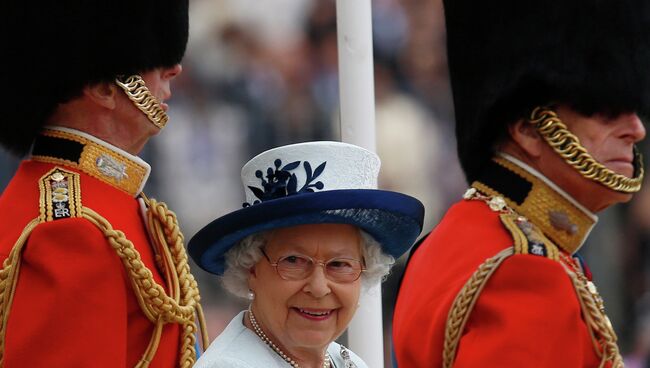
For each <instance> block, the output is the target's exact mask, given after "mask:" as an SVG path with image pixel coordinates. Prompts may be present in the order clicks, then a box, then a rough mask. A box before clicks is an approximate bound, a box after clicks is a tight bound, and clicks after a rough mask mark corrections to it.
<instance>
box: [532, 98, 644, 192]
mask: <svg viewBox="0 0 650 368" xmlns="http://www.w3.org/2000/svg"><path fill="white" fill-rule="evenodd" d="M528 121H529V122H530V123H531V124H533V125H535V127H536V128H537V131H538V132H539V133H540V134H541V136H542V137H544V139H545V140H546V142H547V143H548V144H549V145H550V146H551V147H552V148H553V150H555V152H557V153H558V154H559V155H560V156H561V157H562V158H563V159H564V161H565V162H566V163H567V164H569V165H571V166H572V167H573V168H574V169H576V170H577V171H578V172H579V173H580V174H581V175H582V176H584V177H585V178H587V179H590V180H593V181H595V182H598V183H600V184H602V185H604V186H606V187H607V188H609V189H612V190H615V191H617V192H622V193H636V192H638V191H639V190H640V189H641V183H642V181H643V174H644V172H643V160H642V157H641V154H640V153H639V152H638V151H637V149H636V147H635V148H634V160H635V162H634V166H635V169H636V171H637V175H636V177H634V178H628V177H626V176H625V175H621V174H617V173H615V172H614V171H612V170H610V169H608V168H607V167H605V166H604V165H603V164H601V163H600V162H598V161H596V160H595V159H594V158H593V157H592V156H591V155H590V154H589V152H587V149H586V148H584V147H583V146H582V145H581V144H580V140H579V139H578V137H577V136H575V135H574V134H572V133H571V132H570V131H569V129H568V128H567V126H566V125H565V124H564V123H563V122H562V121H561V120H560V118H559V117H558V116H557V113H556V112H555V111H553V110H552V109H550V108H548V107H536V108H535V109H534V110H533V112H532V113H531V114H530V118H529V119H528Z"/></svg>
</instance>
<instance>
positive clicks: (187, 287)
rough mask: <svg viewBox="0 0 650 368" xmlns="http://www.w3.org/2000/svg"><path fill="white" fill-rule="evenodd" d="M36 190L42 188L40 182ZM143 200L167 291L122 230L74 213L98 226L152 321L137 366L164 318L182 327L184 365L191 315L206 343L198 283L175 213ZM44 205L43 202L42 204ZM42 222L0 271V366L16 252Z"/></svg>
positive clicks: (148, 357)
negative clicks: (196, 321)
mask: <svg viewBox="0 0 650 368" xmlns="http://www.w3.org/2000/svg"><path fill="white" fill-rule="evenodd" d="M41 191H42V192H43V187H42V186H41ZM55 195H56V193H55ZM145 201H147V202H148V204H149V211H148V212H147V225H148V228H149V229H150V231H151V234H152V238H153V241H154V243H155V244H154V245H155V246H156V248H157V249H158V251H159V254H160V255H161V256H160V257H161V260H160V261H161V262H162V264H163V269H164V272H165V279H166V282H167V287H168V289H169V295H168V294H167V292H166V291H165V289H164V288H163V287H162V286H160V285H158V284H157V283H156V281H155V280H154V278H153V275H152V273H151V271H150V270H149V269H148V268H147V266H146V265H145V264H144V263H143V262H142V259H141V257H140V254H139V253H138V251H137V249H135V247H134V245H133V243H132V242H131V241H130V240H128V239H127V238H126V237H125V235H124V233H123V232H121V231H119V230H115V229H113V227H112V226H111V224H110V223H109V222H108V221H107V220H106V219H105V218H104V217H102V216H101V215H99V214H98V213H96V212H95V211H93V210H91V209H89V208H85V207H81V206H80V213H79V214H77V216H75V217H82V218H85V219H87V220H88V221H90V222H91V223H93V224H94V225H95V226H97V228H99V229H100V230H101V231H102V233H103V234H104V236H105V237H106V239H107V240H108V243H109V244H110V246H111V247H112V248H113V249H114V250H115V251H116V252H117V255H118V256H119V257H120V259H121V260H122V263H123V264H124V267H125V268H126V270H127V274H128V276H129V279H130V281H131V285H132V287H133V290H134V292H135V295H136V297H137V299H138V303H139V304H140V308H141V309H142V311H143V313H144V314H145V315H146V316H147V318H148V319H149V320H150V321H151V322H152V323H154V324H155V327H154V332H153V334H152V336H151V340H150V342H149V346H148V347H147V349H146V351H145V352H144V354H143V356H142V358H141V360H140V362H139V363H138V364H137V365H136V368H145V367H148V366H149V364H150V363H151V361H152V360H153V358H154V355H155V354H156V351H157V349H158V345H159V343H160V338H161V334H162V329H163V326H164V325H165V324H167V323H178V324H181V325H182V326H183V329H182V334H181V335H182V340H181V348H180V359H179V367H183V368H185V367H187V368H189V367H191V366H192V365H193V364H194V362H195V360H196V351H195V349H194V345H195V342H196V337H195V333H196V332H197V326H196V323H195V318H196V319H198V321H199V324H200V328H201V340H202V346H203V350H204V351H205V349H206V347H207V345H208V343H209V342H210V341H209V338H208V335H207V328H206V323H205V318H204V315H203V310H202V308H201V304H200V303H199V302H200V295H199V290H198V286H197V283H196V280H195V279H194V277H193V276H192V274H191V273H190V269H189V264H188V262H187V254H186V253H185V248H184V246H183V235H182V234H181V232H180V230H179V226H178V221H177V219H176V215H175V214H174V213H173V212H172V211H170V210H168V209H167V206H166V205H165V204H164V203H161V202H156V201H155V200H153V199H151V200H148V199H145ZM45 207H46V206H44V203H41V208H45ZM47 213H48V214H50V215H51V210H48V212H47ZM44 221H46V219H45V217H44V215H43V214H41V216H39V218H36V219H34V220H32V221H31V222H30V223H29V224H28V225H27V226H26V227H25V229H24V230H23V232H22V234H21V235H20V237H19V238H18V240H17V241H16V243H15V244H14V246H13V248H12V250H11V252H10V253H9V256H8V257H7V259H5V261H4V263H3V266H2V269H1V270H0V303H2V305H1V307H0V322H1V324H0V365H2V362H3V357H4V355H3V354H4V338H5V331H6V326H7V321H8V318H9V311H10V307H11V303H12V298H13V295H14V291H15V288H16V283H17V281H18V274H19V271H20V263H21V252H22V249H23V246H24V245H25V243H26V241H27V238H28V237H29V235H30V234H31V233H32V231H33V230H34V228H36V226H37V225H39V224H40V223H42V222H44Z"/></svg>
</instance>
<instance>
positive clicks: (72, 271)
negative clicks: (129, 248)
mask: <svg viewBox="0 0 650 368" xmlns="http://www.w3.org/2000/svg"><path fill="white" fill-rule="evenodd" d="M54 167H55V165H53V164H49V163H43V162H34V161H24V162H22V163H21V165H20V167H19V169H18V171H17V173H16V175H15V177H14V178H13V179H12V180H11V182H10V183H9V185H8V187H7V188H6V190H5V191H4V193H3V194H2V196H1V197H0V258H2V259H5V258H6V257H7V255H8V254H9V252H10V251H11V249H12V247H13V246H14V244H15V242H16V240H17V239H18V237H19V235H20V234H21V232H22V231H23V229H24V228H25V226H26V225H27V224H28V223H29V222H30V221H31V220H33V219H35V218H38V216H39V184H38V183H39V179H40V178H41V177H42V176H43V175H45V174H46V173H47V172H48V171H50V170H51V169H53V168H54ZM59 167H62V168H64V169H65V170H68V171H74V172H78V173H79V174H80V185H81V186H80V188H81V202H82V205H83V206H84V207H87V208H90V209H92V210H94V211H95V212H97V213H99V214H100V215H101V216H103V217H104V218H106V219H107V220H108V221H109V222H110V223H111V224H112V226H113V228H114V229H116V230H121V231H123V232H124V233H125V235H126V238H127V239H129V240H130V241H132V242H133V244H134V246H135V248H136V249H137V250H138V252H139V253H140V256H141V257H142V261H143V262H144V264H145V265H146V266H147V267H148V268H149V269H150V270H151V271H152V273H153V276H154V278H155V280H156V281H157V282H158V283H159V284H160V285H165V283H164V282H163V279H162V278H161V275H160V273H159V271H158V270H157V268H156V266H155V263H154V254H153V250H152V246H151V245H150V243H149V239H148V235H147V232H146V229H145V225H144V223H143V220H142V217H141V215H140V206H139V203H138V201H137V200H136V199H135V198H134V197H133V196H132V195H130V194H127V193H126V192H124V191H122V190H120V189H118V188H116V187H114V186H111V185H109V184H107V183H105V182H103V181H100V180H98V179H96V178H94V177H92V176H89V175H86V174H84V173H83V172H81V171H79V170H78V169H74V168H72V167H65V166H61V165H59ZM152 331H153V324H152V323H151V322H150V321H149V320H148V319H147V318H146V317H145V315H144V314H143V312H142V311H141V308H140V306H139V305H138V301H137V299H136V296H135V294H134V291H133V288H132V286H131V282H130V281H129V278H128V277H127V274H126V271H125V268H124V266H123V264H122V262H121V260H120V258H119V257H118V255H117V253H116V251H115V250H113V249H112V248H111V246H110V245H109V243H108V242H107V240H106V238H105V237H104V235H103V234H102V233H101V231H100V230H99V229H98V228H97V227H96V226H94V225H93V224H91V223H90V222H89V221H88V220H86V219H83V218H67V219H60V220H56V221H51V222H44V223H41V224H39V225H38V226H37V227H36V228H35V229H34V231H33V232H32V233H31V235H30V237H29V239H28V240H27V243H26V244H25V246H24V249H23V253H22V264H21V268H20V274H19V278H18V282H17V286H16V290H15V294H14V297H13V303H12V305H11V309H10V314H9V319H8V323H7V329H6V334H5V350H4V367H107V368H108V367H111V368H114V367H133V366H134V365H135V364H136V363H137V362H138V361H139V360H140V358H141V357H142V354H143V353H144V351H145V350H146V348H147V345H148V344H149V340H150V338H151V334H152ZM179 339H180V328H179V325H177V324H167V325H165V327H164V329H163V333H162V338H161V340H160V346H159V348H158V350H157V353H156V355H155V358H154V360H153V362H152V363H151V365H150V367H172V366H176V365H178V361H179V357H178V355H179Z"/></svg>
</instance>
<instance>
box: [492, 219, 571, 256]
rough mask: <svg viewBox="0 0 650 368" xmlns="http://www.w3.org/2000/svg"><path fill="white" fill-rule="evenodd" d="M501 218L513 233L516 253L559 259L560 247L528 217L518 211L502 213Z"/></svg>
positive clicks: (511, 233)
mask: <svg viewBox="0 0 650 368" xmlns="http://www.w3.org/2000/svg"><path fill="white" fill-rule="evenodd" d="M499 218H500V219H501V222H502V223H503V226H505V228H506V229H508V231H509V232H510V235H512V239H513V243H514V244H513V246H514V254H531V255H535V256H540V257H546V258H550V259H553V260H556V261H557V260H559V258H560V250H559V249H558V247H557V246H556V245H555V244H553V242H552V241H550V240H549V239H548V238H547V237H546V236H545V235H544V233H543V232H542V231H541V230H540V229H539V228H538V227H537V226H535V225H534V224H533V223H532V222H530V221H529V220H528V219H527V218H525V217H523V216H521V215H518V214H517V213H502V214H500V215H499Z"/></svg>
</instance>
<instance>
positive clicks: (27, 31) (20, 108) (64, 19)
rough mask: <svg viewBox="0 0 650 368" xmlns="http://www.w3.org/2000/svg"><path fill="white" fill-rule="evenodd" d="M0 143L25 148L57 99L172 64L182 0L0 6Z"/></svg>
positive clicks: (183, 18)
mask: <svg viewBox="0 0 650 368" xmlns="http://www.w3.org/2000/svg"><path fill="white" fill-rule="evenodd" d="M0 9H1V12H0V18H2V19H0V48H1V49H2V51H3V54H2V56H1V57H0V81H1V82H2V88H0V101H1V102H2V105H3V109H2V115H0V121H1V125H0V126H1V127H2V128H1V131H2V133H1V134H0V144H2V146H4V147H5V148H6V149H8V150H9V151H12V152H14V153H16V154H18V155H23V154H25V153H26V152H27V151H28V150H29V147H30V145H31V142H32V140H33V138H34V136H35V135H36V134H37V133H38V131H39V130H40V129H41V127H42V126H43V124H44V123H45V121H46V120H47V118H48V117H49V116H50V115H51V114H52V112H53V111H54V109H55V108H56V106H57V105H58V104H61V103H64V102H67V101H69V100H70V99H72V98H74V97H76V96H79V95H80V94H81V92H82V89H83V87H85V86H87V85H91V84H94V83H97V82H111V81H113V80H114V79H115V77H116V76H118V75H131V74H136V73H143V72H146V71H149V70H151V69H154V68H157V67H164V66H173V65H175V64H177V63H179V62H180V61H181V59H182V57H183V54H184V53H185V47H186V44H187V37H188V0H58V1H53V0H31V1H21V0H8V1H6V2H5V4H3V5H2V6H0Z"/></svg>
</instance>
